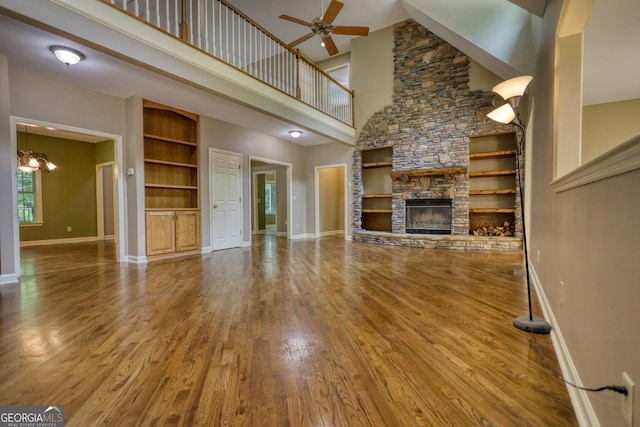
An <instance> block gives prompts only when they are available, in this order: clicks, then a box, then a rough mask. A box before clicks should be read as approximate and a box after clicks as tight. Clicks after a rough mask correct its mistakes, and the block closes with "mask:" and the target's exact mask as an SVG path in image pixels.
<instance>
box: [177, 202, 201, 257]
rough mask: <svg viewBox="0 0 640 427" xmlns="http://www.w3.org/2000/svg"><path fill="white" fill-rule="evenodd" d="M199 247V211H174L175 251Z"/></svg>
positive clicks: (191, 249)
mask: <svg viewBox="0 0 640 427" xmlns="http://www.w3.org/2000/svg"><path fill="white" fill-rule="evenodd" d="M198 249H200V213H199V212H197V211H178V212H176V251H177V252H183V251H193V250H198Z"/></svg>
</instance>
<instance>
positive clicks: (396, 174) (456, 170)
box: [391, 167, 467, 179]
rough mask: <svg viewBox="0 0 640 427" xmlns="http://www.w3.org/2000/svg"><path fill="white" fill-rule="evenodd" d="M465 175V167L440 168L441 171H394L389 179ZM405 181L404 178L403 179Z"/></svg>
mask: <svg viewBox="0 0 640 427" xmlns="http://www.w3.org/2000/svg"><path fill="white" fill-rule="evenodd" d="M462 173H467V168H466V167H455V168H441V169H414V170H408V171H394V172H391V178H393V179H402V178H403V177H408V178H417V177H421V176H441V175H442V176H444V175H449V174H451V175H456V174H462ZM405 179H406V178H405Z"/></svg>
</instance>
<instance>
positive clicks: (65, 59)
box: [49, 46, 85, 67]
mask: <svg viewBox="0 0 640 427" xmlns="http://www.w3.org/2000/svg"><path fill="white" fill-rule="evenodd" d="M49 50H50V51H51V52H53V54H54V55H55V56H56V58H58V60H60V62H62V63H63V64H65V65H66V66H67V67H69V65H73V64H77V63H78V62H80V61H82V60H83V59H85V56H84V54H83V53H82V52H78V51H77V50H75V49H72V48H70V47H66V46H50V47H49Z"/></svg>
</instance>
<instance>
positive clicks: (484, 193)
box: [469, 188, 516, 196]
mask: <svg viewBox="0 0 640 427" xmlns="http://www.w3.org/2000/svg"><path fill="white" fill-rule="evenodd" d="M493 194H498V195H500V194H516V190H514V189H510V188H506V189H502V190H472V191H469V195H470V196H489V195H493Z"/></svg>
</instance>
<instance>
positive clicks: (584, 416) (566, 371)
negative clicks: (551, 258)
mask: <svg viewBox="0 0 640 427" xmlns="http://www.w3.org/2000/svg"><path fill="white" fill-rule="evenodd" d="M529 272H530V275H531V283H532V284H533V287H534V288H535V291H536V295H537V296H538V301H539V302H540V306H541V307H542V313H543V315H544V318H545V320H546V321H547V322H549V323H550V324H551V326H552V329H551V333H550V335H551V341H552V343H553V348H554V349H555V352H556V357H557V359H558V364H559V365H560V370H561V371H562V376H563V377H564V379H565V380H567V381H570V382H572V383H573V384H577V385H579V386H582V381H581V380H580V375H579V374H578V370H577V369H576V366H575V364H574V363H573V359H572V358H571V354H570V353H569V349H568V348H567V344H566V342H565V340H564V337H563V336H562V331H560V327H559V326H558V322H556V317H555V315H554V314H553V310H552V309H551V305H550V304H549V300H548V299H547V296H546V295H545V293H544V290H543V289H542V285H541V284H540V279H539V278H538V275H537V273H536V271H535V268H534V267H533V265H531V264H530V265H529ZM567 391H568V392H569V398H570V399H571V403H572V404H573V410H574V411H575V414H576V418H577V419H578V424H579V425H580V426H581V427H600V422H599V421H598V417H597V416H596V413H595V411H594V410H593V406H592V405H591V401H590V400H589V396H588V394H587V392H586V391H584V390H579V389H577V388H575V387H571V386H570V385H567Z"/></svg>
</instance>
